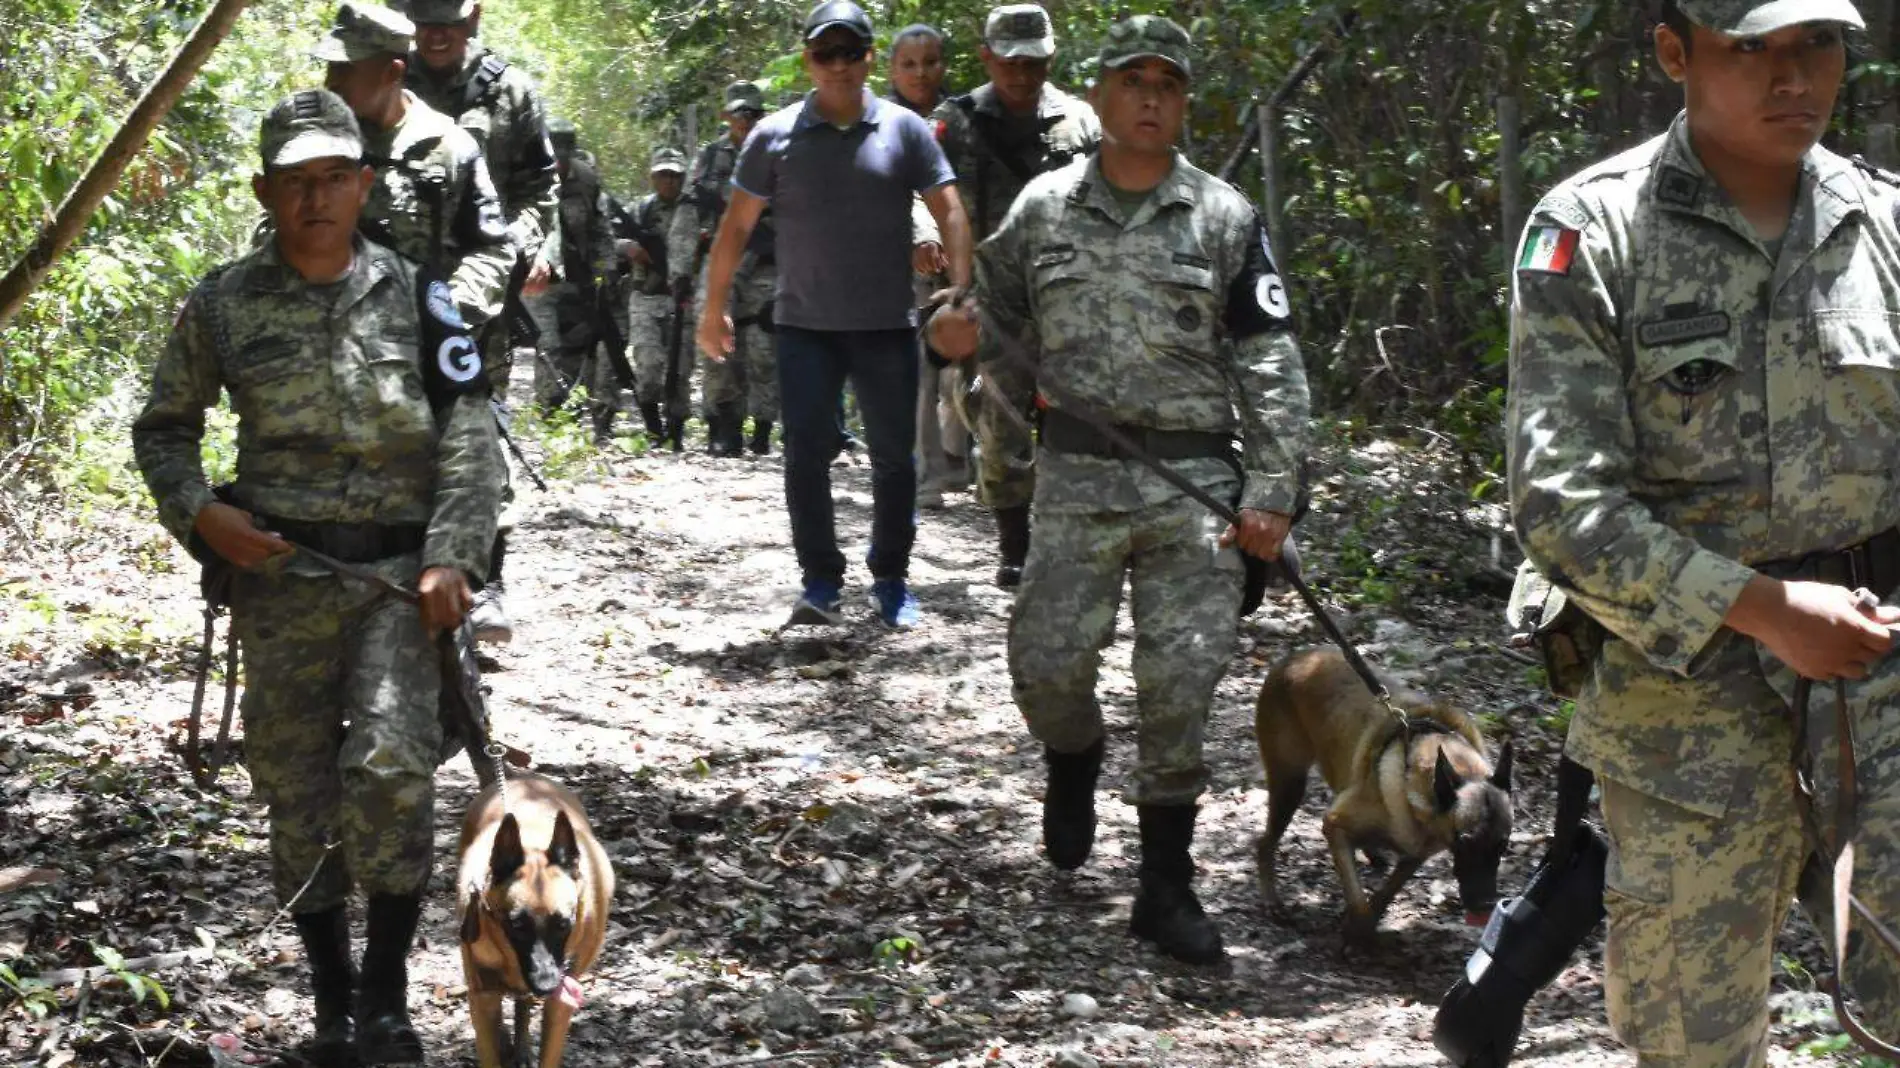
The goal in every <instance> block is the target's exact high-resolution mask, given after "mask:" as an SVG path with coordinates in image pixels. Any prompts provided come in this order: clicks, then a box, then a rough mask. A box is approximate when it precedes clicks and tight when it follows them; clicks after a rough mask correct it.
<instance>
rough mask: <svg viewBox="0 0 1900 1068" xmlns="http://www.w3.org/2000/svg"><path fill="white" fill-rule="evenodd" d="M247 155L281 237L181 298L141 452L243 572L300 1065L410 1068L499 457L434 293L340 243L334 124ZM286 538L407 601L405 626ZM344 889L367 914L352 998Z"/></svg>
mask: <svg viewBox="0 0 1900 1068" xmlns="http://www.w3.org/2000/svg"><path fill="white" fill-rule="evenodd" d="M261 142H262V143H261V149H262V157H263V171H264V173H263V174H261V175H259V176H257V177H256V178H255V179H253V187H254V188H255V190H256V192H257V196H258V199H259V200H260V201H261V202H262V203H263V204H264V207H265V209H266V211H268V212H269V213H270V215H271V219H272V223H273V227H274V234H273V236H272V237H271V238H270V239H269V240H268V241H266V242H265V243H264V244H263V245H262V247H260V248H258V249H257V250H256V251H253V252H252V253H250V254H249V255H247V256H245V257H243V258H242V259H239V260H237V261H235V262H233V263H231V264H228V265H226V266H224V267H220V268H218V269H217V270H216V271H214V272H213V273H212V274H211V275H209V276H208V277H207V278H206V279H205V280H204V281H203V282H202V283H200V284H199V286H198V287H197V289H196V290H194V291H193V293H192V295H191V298H190V299H189V301H188V302H187V304H186V305H185V308H184V310H183V311H181V312H180V313H179V316H178V320H177V323H176V324H175V326H174V327H173V330H172V334H171V339H170V342H169V343H168V345H167V347H166V349H165V352H164V353H163V355H161V356H160V357H159V360H158V363H157V366H156V367H155V369H154V370H153V374H152V392H151V397H150V399H149V400H148V401H147V403H146V406H145V409H144V411H143V412H142V413H141V414H140V415H139V417H138V419H137V421H136V422H135V423H134V424H133V428H132V441H133V447H134V450H135V452H136V455H137V458H138V463H139V468H140V470H141V471H142V472H143V473H144V476H145V482H146V485H147V486H148V487H149V488H150V490H151V493H152V497H153V499H154V500H155V501H156V502H157V505H158V512H159V516H160V518H161V519H162V520H163V521H164V523H165V526H166V528H167V529H168V530H170V531H171V533H172V534H173V535H174V536H176V537H177V538H178V539H179V540H181V541H186V542H188V543H192V544H193V545H194V548H195V549H196V550H197V551H199V552H200V553H201V554H215V555H216V556H217V557H219V558H222V559H223V560H224V561H226V562H228V563H229V564H230V565H232V566H235V567H237V568H240V569H241V570H240V571H239V572H238V573H237V575H236V578H235V585H234V588H233V592H232V594H231V600H232V619H233V627H234V628H235V630H236V633H237V636H238V640H239V642H240V644H241V646H242V648H243V652H244V664H245V683H246V685H245V689H244V699H243V706H242V707H243V717H244V731H245V737H246V745H245V752H246V753H247V754H248V758H247V759H248V763H249V764H250V768H251V774H252V779H253V781H254V782H255V784H256V788H257V793H258V795H259V796H260V797H261V798H263V799H264V801H265V802H266V803H267V804H268V805H269V807H270V845H271V867H272V874H273V881H274V883H275V886H276V891H277V897H278V900H279V901H281V902H282V903H283V904H284V906H285V907H286V908H289V909H291V910H293V914H294V916H295V918H296V923H297V929H298V932H299V934H300V935H301V936H302V938H303V943H304V947H305V950H306V952H307V953H308V955H309V958H310V966H311V973H312V986H313V988H314V993H315V996H316V997H315V1000H316V1038H315V1040H314V1042H313V1043H312V1046H311V1047H310V1049H309V1053H310V1055H311V1058H312V1059H313V1060H315V1061H317V1062H318V1063H346V1062H347V1060H348V1057H349V1056H350V1053H351V1047H352V1046H354V1047H355V1049H354V1052H355V1055H356V1057H357V1058H358V1062H359V1063H363V1064H393V1063H410V1062H414V1061H418V1060H420V1059H421V1055H422V1049H421V1044H420V1042H419V1041H418V1040H417V1038H416V1034H415V1032H414V1030H413V1029H412V1028H411V1027H410V1024H409V1018H408V1013H407V1009H406V1007H405V1002H406V995H407V977H406V974H407V973H406V971H405V961H406V959H407V956H408V953H409V949H410V946H411V943H412V941H413V938H414V935H415V929H416V921H417V918H418V915H419V913H420V910H421V893H422V889H423V886H424V884H425V883H426V882H427V881H428V877H429V866H430V861H431V858H432V855H433V852H434V828H433V820H432V817H433V814H434V791H433V780H434V776H435V767H436V753H437V746H438V744H439V743H440V741H441V728H440V726H439V725H438V722H437V718H436V699H437V694H438V692H439V690H440V687H441V684H442V677H441V660H440V658H439V656H438V653H437V650H436V646H435V641H434V637H433V636H434V635H435V634H436V633H437V632H439V631H441V630H442V629H444V628H448V627H453V626H456V625H458V624H459V622H460V620H461V618H462V616H463V614H464V613H465V612H466V611H467V608H468V604H469V601H470V597H471V595H470V592H469V587H470V585H471V584H472V583H479V582H480V581H481V579H482V575H483V571H484V570H485V568H486V567H487V563H488V555H489V546H490V542H491V541H492V540H493V538H494V532H495V517H496V513H497V511H498V510H499V508H500V500H499V492H500V487H501V471H500V469H499V464H500V452H499V451H498V449H497V445H496V439H495V426H494V421H493V419H492V417H491V416H490V413H489V411H488V404H487V400H486V394H487V384H486V382H485V381H484V379H483V376H482V361H481V357H480V353H479V352H478V351H477V349H476V345H475V341H474V339H473V338H472V337H471V336H470V335H469V334H468V332H467V329H466V325H465V324H464V323H463V322H462V321H461V318H460V316H459V315H458V314H457V309H456V306H455V301H454V299H453V298H452V297H451V296H450V292H449V288H448V285H447V283H446V282H444V281H441V280H430V279H429V277H428V276H427V275H426V274H423V273H422V269H420V268H418V266H417V265H416V264H414V263H412V262H410V261H408V260H406V259H404V258H402V257H401V256H399V255H397V254H396V253H395V252H392V251H390V250H389V249H386V248H383V247H382V246H380V245H376V244H374V243H372V242H370V241H368V240H366V239H364V238H362V237H361V236H360V235H358V234H356V233H355V226H356V221H357V213H358V210H359V209H360V207H361V205H362V202H363V199H364V198H366V197H367V196H368V195H369V191H370V186H371V184H372V182H373V181H374V178H373V176H372V175H371V173H370V171H369V169H368V168H366V167H364V166H362V164H361V163H360V160H361V158H362V153H363V148H362V138H361V134H360V133H359V131H358V127H357V123H356V120H355V118H354V117H353V116H352V115H351V113H350V110H349V107H348V105H346V104H345V103H344V102H343V101H342V100H341V99H339V98H338V97H336V96H334V95H332V94H330V93H328V92H324V91H322V90H308V91H305V92H301V93H297V94H295V95H294V96H292V97H291V98H290V99H288V100H285V101H284V102H283V103H281V104H279V105H278V106H277V107H276V108H274V109H273V110H272V111H271V112H270V113H269V115H267V116H266V117H265V120H264V123H263V129H262V134H261ZM425 297H426V299H425ZM424 308H426V309H427V311H426V312H425V311H424V310H423V309H424ZM221 392H226V393H228V394H229V395H230V399H231V407H232V408H233V409H235V410H236V411H237V414H238V439H237V440H238V459H237V471H238V475H237V481H236V483H235V484H234V485H233V487H232V488H231V491H230V495H229V498H228V499H229V500H230V501H232V502H234V503H224V502H223V501H221V500H219V499H218V498H216V497H214V495H213V492H212V489H211V487H210V486H209V485H207V484H206V480H205V474H204V468H203V464H202V460H201V457H200V448H201V446H202V444H203V437H204V424H205V410H206V409H207V408H210V407H211V406H213V405H214V404H216V403H217V402H218V398H219V394H220V393H221ZM285 539H289V540H288V541H286V540H285ZM293 542H294V543H296V544H300V545H304V546H307V547H309V548H312V549H316V550H318V551H320V552H326V553H328V554H330V555H331V556H335V557H339V558H342V559H345V560H348V561H351V562H354V563H357V564H360V565H362V566H364V567H366V568H369V569H371V570H373V571H375V572H376V573H377V574H379V575H382V576H383V577H385V578H387V579H389V580H391V581H394V582H400V583H405V584H413V585H414V586H415V587H416V588H417V589H419V590H420V592H421V595H422V597H421V603H420V607H419V609H418V606H417V605H413V604H410V603H408V602H406V601H403V600H400V599H397V598H393V597H391V596H389V595H387V594H385V593H384V592H382V591H380V590H378V589H375V588H373V587H371V586H368V585H366V584H364V583H362V582H359V581H353V580H347V579H343V578H340V577H338V576H337V575H335V574H333V573H331V572H330V571H328V570H326V569H324V568H323V567H321V566H319V565H318V564H317V563H316V562H315V561H314V560H312V559H309V558H306V557H304V556H303V555H301V554H300V553H297V552H295V551H294V550H293V548H292V543H293ZM352 885H354V886H358V887H361V888H362V889H363V890H364V891H365V893H366V894H367V895H368V897H369V907H368V927H367V932H366V937H365V945H364V950H363V960H362V986H361V989H360V991H354V992H353V991H352V989H351V987H352V983H353V979H352V975H351V972H352V965H351V960H350V931H349V922H348V919H347V913H346V908H345V906H346V903H347V899H348V895H349V892H350V889H351V887H352ZM352 1009H354V1020H353V1019H352Z"/></svg>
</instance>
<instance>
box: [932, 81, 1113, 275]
mask: <svg viewBox="0 0 1900 1068" xmlns="http://www.w3.org/2000/svg"><path fill="white" fill-rule="evenodd" d="M930 121H931V124H932V125H933V126H934V127H935V129H936V131H937V140H938V141H939V142H940V143H941V144H942V145H943V154H944V155H945V156H946V157H948V159H949V160H950V167H951V169H952V170H954V171H956V172H957V193H958V194H959V195H960V196H962V198H963V209H964V211H965V212H966V213H968V215H969V217H970V230H971V236H972V237H973V238H975V239H976V240H978V241H981V240H983V239H984V238H986V237H988V236H990V234H991V233H993V232H994V231H995V230H996V227H997V226H998V225H1000V224H1001V223H1002V221H1003V216H1004V215H1005V214H1007V213H1008V211H1009V206H1010V204H1012V203H1014V202H1015V200H1016V197H1017V195H1018V194H1020V193H1021V192H1022V190H1023V187H1024V186H1025V185H1028V184H1029V180H1030V179H1031V178H1033V177H1035V176H1036V175H1038V174H1044V173H1047V172H1049V171H1053V170H1058V169H1060V168H1062V167H1066V166H1068V164H1069V161H1071V160H1073V159H1075V158H1076V157H1077V156H1084V155H1088V154H1089V153H1091V152H1094V151H1095V149H1096V146H1098V145H1100V144H1101V142H1102V126H1101V123H1099V122H1097V121H1096V119H1095V111H1094V109H1092V108H1090V107H1089V106H1088V103H1087V102H1086V101H1083V100H1079V99H1077V98H1075V97H1073V96H1070V95H1069V94H1067V93H1065V92H1063V91H1062V90H1060V89H1057V88H1056V87H1055V86H1053V85H1048V84H1045V85H1043V87H1042V99H1041V101H1040V102H1038V103H1037V105H1036V126H1035V128H1036V131H1037V134H1036V136H1035V137H1031V138H1027V139H1025V140H1023V141H1022V142H1021V143H1018V144H1009V143H1005V141H1006V138H1007V135H1006V133H1005V132H1004V131H1005V130H1006V129H1007V128H1008V127H1009V125H1010V123H1009V118H1008V116H1007V113H1006V111H1005V109H1004V107H1003V104H1002V102H1001V101H999V100H997V99H996V90H995V88H994V87H993V86H991V85H989V84H987V83H986V84H984V85H980V86H978V87H977V88H976V89H975V90H974V91H972V92H969V93H966V94H964V95H962V96H953V97H951V98H950V99H948V100H945V101H944V102H943V103H941V104H939V105H937V110H936V111H934V112H932V113H931V116H930Z"/></svg>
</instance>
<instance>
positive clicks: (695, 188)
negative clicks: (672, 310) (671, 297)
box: [666, 133, 772, 279]
mask: <svg viewBox="0 0 1900 1068" xmlns="http://www.w3.org/2000/svg"><path fill="white" fill-rule="evenodd" d="M738 166H739V146H738V145H735V144H733V143H732V138H731V137H729V136H727V135H726V134H723V133H722V134H720V135H719V136H718V137H715V138H713V139H712V140H710V141H708V142H706V143H705V144H703V145H701V146H700V147H699V154H698V155H697V156H695V157H693V168H692V170H691V171H690V172H689V173H688V174H687V175H686V186H685V192H683V193H681V194H680V203H682V204H684V205H686V207H687V208H688V209H689V210H686V211H676V212H674V213H673V221H672V223H671V224H670V228H669V229H668V230H667V235H666V269H667V271H669V272H670V273H671V274H672V275H673V277H674V278H675V279H680V278H687V277H691V275H692V273H693V269H694V266H695V265H696V264H698V262H699V258H700V257H699V241H700V234H701V233H706V234H711V233H712V232H713V231H715V230H717V229H718V227H719V217H720V216H721V215H722V214H724V213H725V210H726V202H727V200H729V199H730V198H731V195H732V193H731V188H732V172H733V171H734V170H736V169H737V168H738ZM771 245H772V209H771V208H770V207H769V206H768V207H767V208H766V209H765V212H764V213H763V214H761V215H760V216H759V222H758V225H757V226H756V227H754V228H753V231H752V237H751V239H750V240H749V241H747V242H746V251H747V252H748V253H750V254H751V256H750V257H749V258H750V259H751V260H753V261H756V260H757V259H758V258H759V257H760V256H761V255H763V256H765V257H766V258H768V259H769V258H771V254H772V253H771ZM744 269H745V265H744V264H742V265H741V273H744Z"/></svg>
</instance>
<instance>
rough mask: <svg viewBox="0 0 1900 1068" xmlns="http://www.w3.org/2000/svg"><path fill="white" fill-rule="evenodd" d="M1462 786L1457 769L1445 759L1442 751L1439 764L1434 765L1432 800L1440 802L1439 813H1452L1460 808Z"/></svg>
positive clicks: (1441, 750)
mask: <svg viewBox="0 0 1900 1068" xmlns="http://www.w3.org/2000/svg"><path fill="white" fill-rule="evenodd" d="M1460 785H1461V783H1460V781H1459V779H1458V771H1457V769H1455V768H1453V767H1452V766H1451V761H1449V760H1446V759H1445V751H1444V750H1443V749H1440V750H1439V751H1438V763H1436V764H1434V765H1432V799H1433V800H1435V801H1437V802H1438V811H1440V812H1450V811H1451V810H1452V809H1454V808H1457V807H1458V787H1459V786H1460Z"/></svg>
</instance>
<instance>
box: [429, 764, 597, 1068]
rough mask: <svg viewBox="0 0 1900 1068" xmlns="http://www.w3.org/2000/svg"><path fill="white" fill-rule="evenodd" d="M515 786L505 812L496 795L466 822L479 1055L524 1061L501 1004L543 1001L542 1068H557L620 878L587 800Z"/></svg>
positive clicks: (523, 783)
mask: <svg viewBox="0 0 1900 1068" xmlns="http://www.w3.org/2000/svg"><path fill="white" fill-rule="evenodd" d="M507 787H508V792H507V805H506V809H507V810H506V812H504V811H503V802H502V795H501V792H500V791H499V790H498V789H496V787H495V786H490V787H488V788H487V789H486V790H483V791H482V792H481V793H480V794H477V795H476V797H475V801H474V803H473V804H471V805H470V806H469V810H468V816H467V818H465V819H464V820H463V821H462V846H461V869H460V871H461V876H460V880H459V881H458V882H457V884H456V886H457V887H458V890H457V896H458V897H459V899H460V900H459V902H458V904H459V906H460V909H461V928H462V974H463V976H464V978H465V979H466V980H467V983H468V1009H469V1015H470V1016H471V1017H473V1019H474V1022H475V1055H476V1057H477V1058H478V1059H479V1060H480V1062H481V1066H482V1068H504V1066H511V1065H515V1064H519V1063H523V1062H525V1058H524V1057H522V1056H520V1054H521V1053H522V1052H523V1051H520V1050H515V1049H513V1048H512V1044H511V1042H510V1041H509V1040H508V1038H507V1037H506V1032H505V1031H504V1029H503V1021H502V1011H501V1005H502V999H503V997H516V998H540V999H542V1000H543V1003H544V1005H545V1007H544V1009H543V1010H542V1013H541V1056H540V1059H539V1064H540V1068H558V1066H559V1065H560V1063H561V1052H562V1050H563V1049H565V1048H566V1046H567V1029H568V1025H569V1024H570V1023H572V1022H573V1019H574V1010H576V1009H578V1008H580V1004H581V996H580V983H579V982H578V979H579V977H580V976H581V975H584V974H585V973H586V972H587V969H588V968H589V967H591V966H592V965H593V963H594V958H596V957H598V956H599V955H600V947H601V942H602V941H603V940H604V939H605V938H606V935H607V908H608V905H609V903H610V902H611V901H612V900H613V896H614V870H613V866H612V864H611V863H610V862H609V861H608V859H607V853H606V851H605V850H603V849H601V847H600V842H599V841H598V840H597V839H596V838H595V837H594V831H593V828H591V827H589V826H588V823H587V814H586V813H585V812H583V811H582V810H581V802H580V799H579V798H577V797H575V796H574V795H573V794H572V793H570V792H569V791H568V790H567V789H565V788H564V787H562V786H561V785H560V784H558V783H556V782H554V781H553V780H551V779H546V778H543V777H541V776H539V775H533V774H528V773H522V774H520V775H519V776H518V777H510V778H509V779H508V781H507ZM531 843H532V844H531ZM516 1038H517V1039H519V1040H520V1041H522V1042H523V1043H525V1042H526V1041H527V1036H526V1035H525V1034H523V1035H517V1036H516Z"/></svg>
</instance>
